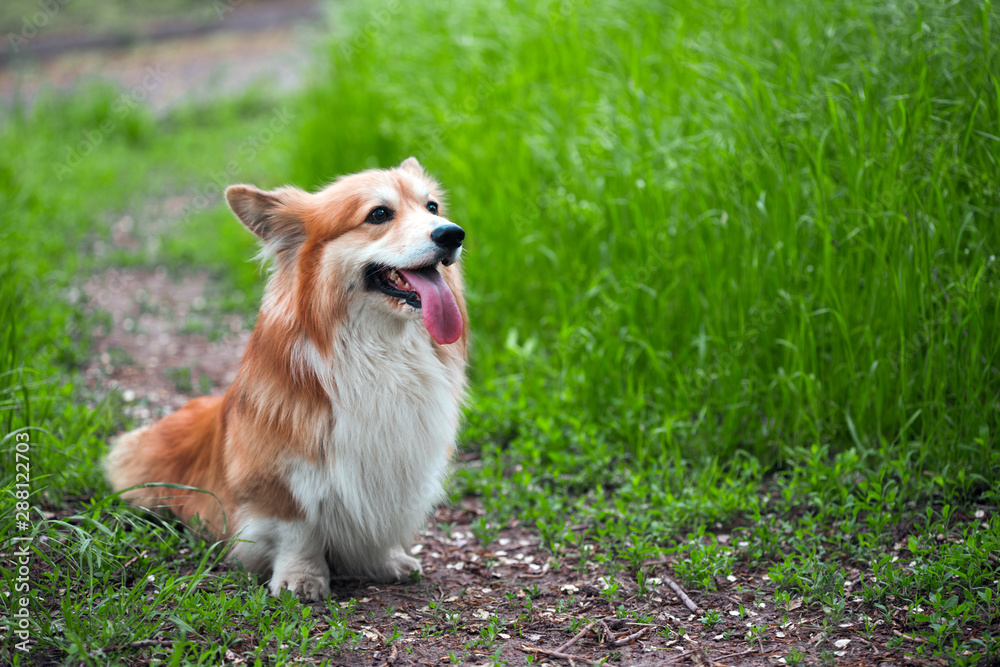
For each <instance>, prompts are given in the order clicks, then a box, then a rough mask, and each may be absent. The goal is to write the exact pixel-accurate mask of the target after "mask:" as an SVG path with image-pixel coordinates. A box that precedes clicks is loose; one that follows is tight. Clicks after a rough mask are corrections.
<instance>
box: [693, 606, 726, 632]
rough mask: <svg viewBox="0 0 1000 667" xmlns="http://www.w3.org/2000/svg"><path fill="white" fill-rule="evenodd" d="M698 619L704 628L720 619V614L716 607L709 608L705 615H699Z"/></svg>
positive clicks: (709, 626)
mask: <svg viewBox="0 0 1000 667" xmlns="http://www.w3.org/2000/svg"><path fill="white" fill-rule="evenodd" d="M698 620H699V621H700V622H701V624H702V625H703V626H705V627H706V628H711V627H712V626H714V625H715V624H717V623H718V622H719V621H721V620H722V614H721V613H719V610H718V609H709V610H707V611H706V612H705V615H704V616H702V617H700V618H699V619H698Z"/></svg>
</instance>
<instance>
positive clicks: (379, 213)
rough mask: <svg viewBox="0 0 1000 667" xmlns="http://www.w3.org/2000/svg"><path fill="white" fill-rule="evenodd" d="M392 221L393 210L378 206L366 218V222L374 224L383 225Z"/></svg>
mask: <svg viewBox="0 0 1000 667" xmlns="http://www.w3.org/2000/svg"><path fill="white" fill-rule="evenodd" d="M391 219H392V209H388V208H386V207H385V206H376V207H375V208H373V209H372V210H371V212H370V213H369V214H368V217H367V218H365V221H366V222H370V223H372V224H376V225H381V224H382V223H383V222H388V221H389V220H391Z"/></svg>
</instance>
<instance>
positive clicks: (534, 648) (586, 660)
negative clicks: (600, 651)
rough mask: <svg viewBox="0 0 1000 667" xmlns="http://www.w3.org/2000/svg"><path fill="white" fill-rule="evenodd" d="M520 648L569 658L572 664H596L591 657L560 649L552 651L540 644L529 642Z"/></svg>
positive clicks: (554, 656)
mask: <svg viewBox="0 0 1000 667" xmlns="http://www.w3.org/2000/svg"><path fill="white" fill-rule="evenodd" d="M518 648H520V649H521V650H522V651H524V652H525V653H533V654H536V655H537V654H538V653H541V654H542V655H547V656H549V657H550V658H559V659H560V660H568V661H569V662H570V663H571V664H572V663H574V662H582V663H584V664H587V665H593V664H595V663H594V661H593V660H591V659H590V658H585V657H583V656H582V655H573V654H571V653H562V652H560V651H550V650H549V649H547V648H541V647H539V646H528V645H527V644H525V645H523V646H519V647H518Z"/></svg>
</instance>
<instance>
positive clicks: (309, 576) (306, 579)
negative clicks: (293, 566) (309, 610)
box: [270, 572, 330, 602]
mask: <svg viewBox="0 0 1000 667" xmlns="http://www.w3.org/2000/svg"><path fill="white" fill-rule="evenodd" d="M270 589H271V595H274V596H278V595H281V591H282V590H284V589H288V590H290V591H291V592H292V595H294V596H295V597H297V598H298V599H300V600H302V601H304V602H318V601H320V600H323V599H324V598H326V596H327V595H329V594H330V577H329V576H327V575H323V574H316V573H313V572H284V573H280V575H279V573H277V572H275V574H274V576H273V577H271V586H270Z"/></svg>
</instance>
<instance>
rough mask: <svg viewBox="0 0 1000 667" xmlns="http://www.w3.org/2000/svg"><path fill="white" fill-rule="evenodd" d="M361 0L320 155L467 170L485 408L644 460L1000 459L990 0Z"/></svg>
mask: <svg viewBox="0 0 1000 667" xmlns="http://www.w3.org/2000/svg"><path fill="white" fill-rule="evenodd" d="M344 11H345V16H343V17H342V20H341V21H340V23H341V24H342V25H345V26H348V30H347V31H346V32H345V34H344V35H342V36H341V39H339V40H335V42H334V43H333V44H332V45H331V47H330V49H329V53H328V57H329V63H330V69H329V72H325V73H324V74H323V78H322V79H317V81H316V82H314V84H313V86H312V88H311V92H310V94H309V96H308V99H307V104H306V108H307V109H309V110H311V111H310V112H309V113H308V115H307V117H306V118H305V119H304V121H303V125H302V131H301V143H300V145H299V147H298V150H297V153H296V154H295V155H294V160H293V161H294V164H295V165H296V166H297V173H296V179H297V181H298V182H300V183H302V184H303V185H306V186H317V185H320V184H322V183H324V182H325V181H326V180H328V179H329V178H330V177H332V176H334V175H336V174H339V173H344V172H349V171H353V170H356V169H359V168H363V167H366V166H375V165H387V164H392V163H395V162H398V161H400V160H402V159H403V158H405V157H406V156H408V155H410V154H414V155H416V156H418V158H419V159H421V160H422V161H423V162H424V163H425V164H426V165H427V166H428V167H429V168H430V170H431V171H433V172H434V173H435V174H437V175H439V176H440V177H441V179H442V180H443V181H444V183H445V184H446V186H448V187H450V188H451V192H452V199H453V202H454V204H453V207H452V209H451V210H452V214H451V216H452V218H453V219H454V220H455V221H456V222H458V223H460V224H462V225H464V226H465V227H466V228H467V231H468V241H467V248H468V252H467V254H466V256H465V260H464V262H465V267H466V271H467V277H468V284H469V287H470V292H471V295H470V302H471V306H470V307H471V313H472V318H473V327H474V334H475V352H474V360H473V361H474V366H473V367H474V371H473V372H474V374H475V377H476V379H477V384H476V387H477V400H478V401H479V405H480V406H481V410H480V413H479V414H478V415H477V414H476V413H475V412H474V414H473V417H472V421H473V423H474V424H478V423H480V421H481V420H484V419H485V420H487V422H488V423H487V424H486V425H485V427H484V428H486V429H487V430H489V428H491V426H490V425H492V427H496V426H498V425H501V426H502V425H503V424H508V426H510V424H509V423H508V422H507V421H505V418H504V417H503V415H502V413H503V412H508V411H509V412H518V413H520V412H522V411H524V410H527V414H529V415H531V416H532V417H531V418H532V419H534V418H535V417H538V418H539V419H542V420H544V419H548V418H551V419H554V420H555V421H556V423H557V426H555V427H554V428H556V429H557V430H559V431H560V432H561V433H562V434H563V435H564V436H565V437H564V438H563V440H562V442H561V444H560V445H559V446H560V447H565V448H567V449H570V450H573V449H574V448H578V449H579V450H580V451H581V452H585V451H588V450H590V448H591V445H592V443H590V444H588V443H586V442H582V441H584V440H587V438H586V437H585V436H583V435H582V434H583V433H584V432H585V431H586V429H585V428H583V427H582V426H581V424H584V425H585V424H593V425H595V426H596V428H597V429H598V431H599V432H600V433H602V434H603V436H602V437H606V438H607V439H608V440H609V441H611V442H613V443H615V448H616V449H617V450H619V451H621V452H623V454H625V455H626V456H627V458H628V459H629V460H631V461H634V462H636V463H637V464H639V466H640V467H642V466H654V467H657V466H658V464H657V462H658V461H659V462H661V463H666V462H669V461H674V460H676V459H677V458H678V457H686V458H688V459H701V458H705V457H715V456H717V457H719V459H720V460H723V461H725V460H728V459H730V458H731V457H732V456H734V454H736V453H737V452H748V453H752V454H753V455H755V456H757V457H759V458H760V459H761V460H762V461H764V462H765V463H767V464H775V463H778V464H780V463H781V462H782V461H783V460H784V459H785V458H786V457H787V456H789V455H790V454H791V453H793V452H800V451H802V452H808V451H809V447H811V446H814V445H818V446H821V447H828V448H829V449H830V450H831V451H840V450H844V449H847V448H851V447H853V448H856V449H857V450H858V451H859V452H860V453H861V454H862V455H865V456H874V457H878V456H880V455H881V456H886V455H887V454H886V453H887V452H889V451H892V452H894V454H893V455H896V454H899V453H905V454H906V455H907V456H909V457H912V459H913V461H914V464H915V465H922V466H928V467H931V468H935V469H937V468H941V467H944V466H958V467H961V468H970V469H975V470H976V471H978V472H980V473H982V474H983V475H984V477H983V478H981V479H980V480H979V486H980V488H983V487H984V486H985V485H987V484H995V483H996V482H997V481H998V480H997V479H996V475H997V468H998V461H997V455H996V453H995V452H994V451H992V450H991V445H992V443H993V442H994V441H995V438H996V433H997V430H998V420H997V412H998V405H997V396H998V392H1000V369H998V351H1000V337H998V335H997V331H998V330H1000V327H998V324H1000V309H998V288H1000V270H998V267H1000V265H998V264H997V263H996V261H995V260H994V258H993V256H994V255H995V254H996V253H997V251H998V248H1000V224H998V223H1000V216H998V212H1000V211H998V189H997V187H998V186H997V184H998V183H1000V166H998V164H997V158H996V156H997V155H998V154H1000V139H998V136H1000V115H998V114H1000V78H998V75H997V72H1000V57H998V53H1000V51H998V41H997V34H998V33H997V29H998V26H997V14H996V12H995V11H994V9H993V8H992V6H991V5H990V3H988V2H987V3H983V2H961V3H957V4H955V3H953V4H949V5H945V4H942V3H938V2H916V3H909V4H908V5H907V6H906V7H905V8H904V7H902V6H898V5H895V4H894V3H884V2H874V1H872V2H864V1H862V2H833V3H830V2H820V1H818V0H814V1H805V2H795V3H789V2H759V3H747V2H726V1H720V2H703V3H695V4H690V3H677V4H673V5H670V4H668V3H663V2H653V1H648V0H647V1H643V2H600V3H597V2H593V3H591V2H549V3H524V2H522V3H517V2H513V3H501V2H489V1H484V0H480V1H475V2H468V3H461V4H456V3H445V2H438V1H434V0H431V1H429V2H425V3H421V5H420V6H419V8H411V7H409V6H402V7H401V6H400V5H398V3H392V2H375V3H370V4H365V5H354V6H351V7H349V8H348V9H346V10H344ZM485 411H490V412H499V413H501V414H500V416H499V417H497V418H496V419H497V420H496V421H491V419H492V418H490V417H488V416H484V415H483V414H482V412H485ZM494 430H495V428H494ZM880 452H881V454H880ZM796 456H797V457H798V456H799V455H796ZM991 457H992V458H991Z"/></svg>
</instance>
